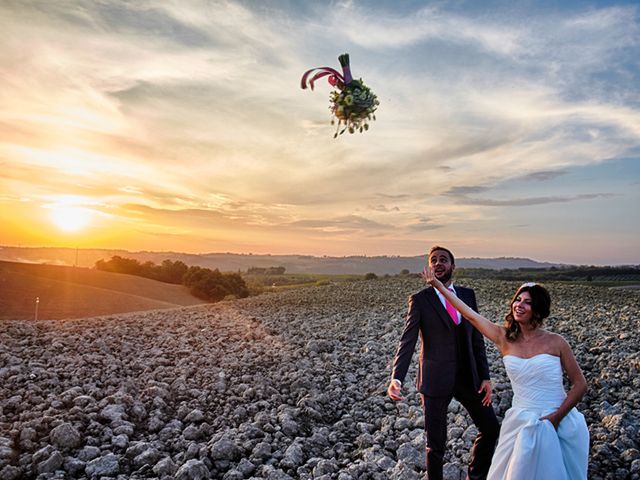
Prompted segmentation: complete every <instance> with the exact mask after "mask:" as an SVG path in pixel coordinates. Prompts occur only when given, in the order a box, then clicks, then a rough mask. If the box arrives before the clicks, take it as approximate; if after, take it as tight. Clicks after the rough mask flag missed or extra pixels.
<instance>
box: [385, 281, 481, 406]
mask: <svg viewBox="0 0 640 480" xmlns="http://www.w3.org/2000/svg"><path fill="white" fill-rule="evenodd" d="M455 290H456V294H457V296H458V298H460V299H461V300H462V301H463V302H464V303H466V304H467V305H469V306H470V307H471V308H473V309H474V310H476V311H477V309H478V306H477V304H476V296H475V293H474V291H473V290H472V289H470V288H465V287H460V286H457V285H456V286H455ZM456 328H463V329H464V344H463V348H466V349H467V352H468V356H467V358H468V359H469V365H468V366H467V365H464V366H462V368H464V369H465V370H467V371H469V372H470V373H471V378H472V379H473V387H474V388H475V389H476V390H478V389H479V388H480V383H481V382H482V380H488V379H489V365H488V363H487V355H486V350H485V346H484V339H483V337H482V334H480V332H478V330H476V329H475V328H474V327H473V326H472V325H471V323H469V321H467V320H466V319H465V318H462V322H461V324H460V325H459V326H456V325H455V324H454V323H453V321H452V320H451V317H450V316H449V314H448V313H447V310H446V309H445V307H444V306H443V305H442V302H441V301H440V298H439V297H438V295H437V294H436V291H435V289H434V288H433V287H427V288H425V289H424V290H421V291H420V292H418V293H416V294H414V295H411V297H409V310H408V312H407V317H406V322H405V327H404V331H403V332H402V337H401V338H400V344H399V346H398V350H397V352H396V356H395V358H394V362H393V372H392V378H397V379H398V380H400V381H401V382H402V381H404V378H405V376H406V374H407V370H408V369H409V364H410V363H411V357H412V356H413V352H414V350H415V345H416V342H417V340H418V337H419V338H420V340H421V346H420V363H419V365H418V373H417V378H416V387H417V389H418V391H419V392H420V393H423V394H425V395H428V396H433V397H435V396H448V395H451V394H452V393H453V389H454V386H455V381H456V368H457V363H458V354H457V348H458V347H457V339H456Z"/></svg>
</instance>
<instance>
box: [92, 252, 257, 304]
mask: <svg viewBox="0 0 640 480" xmlns="http://www.w3.org/2000/svg"><path fill="white" fill-rule="evenodd" d="M95 268H96V269H97V270H102V271H105V272H114V273H126V274H128V275H136V276H138V277H144V278H150V279H152V280H157V281H160V282H165V283H173V284H176V285H185V286H186V287H187V288H188V289H189V291H190V292H191V294H192V295H193V296H195V297H198V298H201V299H202V300H207V301H211V302H217V301H219V300H222V299H223V298H225V297H226V296H227V295H235V296H237V297H239V298H244V297H247V296H249V289H248V287H247V284H246V283H245V281H244V280H243V278H242V277H241V276H240V274H239V273H222V272H220V271H219V270H218V269H217V268H216V269H215V270H211V269H210V268H202V267H193V266H192V267H189V266H187V265H186V264H185V263H184V262H181V261H180V260H177V261H175V262H172V261H171V260H164V261H163V262H162V263H161V264H160V265H156V264H155V263H153V262H144V263H140V262H139V261H138V260H135V259H133V258H124V257H120V256H117V255H116V256H113V257H111V260H106V261H105V260H98V261H97V262H96V264H95Z"/></svg>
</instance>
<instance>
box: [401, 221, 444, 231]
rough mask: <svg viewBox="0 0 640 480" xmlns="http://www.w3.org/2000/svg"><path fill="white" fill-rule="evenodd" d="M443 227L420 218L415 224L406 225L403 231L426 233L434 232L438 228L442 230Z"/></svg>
mask: <svg viewBox="0 0 640 480" xmlns="http://www.w3.org/2000/svg"><path fill="white" fill-rule="evenodd" d="M443 226H444V225H442V224H438V223H433V220H432V219H430V218H420V219H419V220H417V221H416V222H413V223H410V224H408V225H406V227H405V229H406V230H407V231H410V232H417V233H420V232H427V231H429V230H436V229H438V228H442V227H443Z"/></svg>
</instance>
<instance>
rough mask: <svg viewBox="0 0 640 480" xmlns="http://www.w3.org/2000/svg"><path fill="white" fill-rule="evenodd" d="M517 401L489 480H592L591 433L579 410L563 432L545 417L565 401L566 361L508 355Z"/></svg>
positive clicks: (565, 421)
mask: <svg viewBox="0 0 640 480" xmlns="http://www.w3.org/2000/svg"><path fill="white" fill-rule="evenodd" d="M503 360H504V366H505V368H506V370H507V375H508V376H509V379H510V380H511V385H512V388H513V402H512V405H511V408H510V409H509V410H508V411H507V413H506V414H505V417H504V420H503V421H502V426H501V427H500V438H499V440H498V445H497V446H496V451H495V453H494V455H493V460H492V461H491V468H490V469H489V475H488V476H487V480H586V478H587V463H588V456H589V430H588V429H587V424H586V422H585V420H584V416H583V415H582V414H581V413H580V412H578V410H576V409H575V408H573V409H571V411H570V412H569V413H568V414H567V415H566V416H565V417H564V418H563V419H562V421H561V422H560V425H559V426H558V430H557V431H556V430H555V429H554V428H553V424H552V423H551V422H549V421H548V420H543V421H540V420H539V418H540V417H543V416H545V415H548V414H550V413H553V412H554V411H555V410H557V408H558V407H559V406H560V404H561V403H562V402H563V401H564V399H565V397H566V393H565V391H564V387H563V385H562V365H561V363H560V357H557V356H555V355H550V354H547V353H542V354H539V355H536V356H534V357H531V358H520V357H516V356H514V355H505V356H504V358H503Z"/></svg>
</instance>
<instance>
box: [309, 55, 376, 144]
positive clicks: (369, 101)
mask: <svg viewBox="0 0 640 480" xmlns="http://www.w3.org/2000/svg"><path fill="white" fill-rule="evenodd" d="M338 61H339V62H340V66H341V67H342V74H340V73H339V72H338V71H336V70H334V69H333V68H329V67H320V68H312V69H311V70H307V71H306V72H305V73H304V75H303V76H302V80H301V82H300V86H301V87H302V88H303V89H305V88H307V84H308V85H309V88H311V90H313V84H314V82H315V81H316V80H318V79H320V78H322V77H326V76H328V77H329V78H328V79H327V80H328V82H329V84H330V85H331V86H333V87H336V88H337V89H338V90H334V91H332V92H331V94H330V97H329V99H330V101H331V105H330V106H329V110H331V113H332V114H333V116H334V117H335V118H332V119H331V124H332V125H335V124H336V119H337V125H338V126H337V129H336V133H335V134H334V135H333V138H336V137H337V136H338V135H342V134H343V133H344V132H345V131H347V130H349V133H354V132H355V131H356V130H357V131H359V132H363V131H365V130H369V123H368V122H369V121H370V120H375V119H376V116H375V115H374V112H375V111H376V109H377V108H378V105H380V102H379V101H378V98H377V97H376V95H375V93H373V92H372V91H371V89H370V88H369V87H367V86H366V85H365V84H364V82H363V81H362V79H360V80H354V79H353V77H352V76H351V68H350V66H349V54H348V53H345V54H343V55H340V56H339V57H338ZM316 71H317V73H316V74H315V75H314V76H313V77H311V78H309V77H310V75H311V74H312V73H313V72H316Z"/></svg>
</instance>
